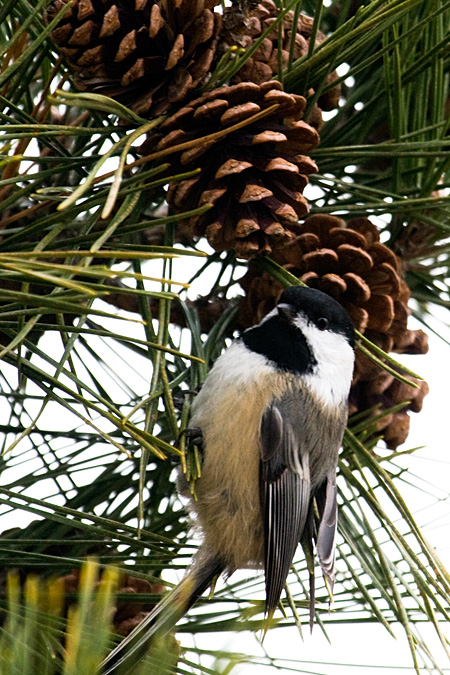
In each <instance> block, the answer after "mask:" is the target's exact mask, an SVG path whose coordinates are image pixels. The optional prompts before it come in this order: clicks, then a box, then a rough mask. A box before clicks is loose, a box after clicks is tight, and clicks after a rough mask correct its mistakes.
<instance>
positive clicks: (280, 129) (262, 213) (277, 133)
mask: <svg viewBox="0 0 450 675" xmlns="http://www.w3.org/2000/svg"><path fill="white" fill-rule="evenodd" d="M274 105H276V106H277V108H276V109H275V111H273V112H270V113H269V114H267V115H266V116H265V117H263V118H261V119H259V120H258V121H256V122H250V123H249V124H247V125H245V126H242V127H241V128H238V129H235V130H233V131H230V132H229V133H227V134H224V135H221V136H220V137H219V138H214V139H208V138H207V139H206V140H205V137H206V136H208V135H211V134H217V133H222V132H223V131H224V130H226V129H227V128H230V127H232V126H233V125H237V124H238V123H241V122H244V121H245V120H247V119H249V118H251V117H252V116H253V115H255V114H256V113H258V112H260V111H263V110H266V109H268V108H270V107H271V106H274ZM304 108H305V99H304V98H303V97H302V96H297V95H294V94H286V93H285V92H283V91H281V85H280V83H279V82H266V83H264V84H261V85H256V84H253V83H251V82H241V83H240V84H237V85H233V86H227V85H225V86H223V87H220V88H219V89H214V90H212V91H210V92H208V93H207V94H204V95H203V96H201V97H200V98H198V99H196V100H195V101H192V102H190V103H189V104H188V105H187V106H186V107H184V108H182V109H180V110H179V111H178V112H176V113H175V114H174V115H172V116H171V117H169V118H168V119H167V120H165V122H164V123H163V124H162V125H161V126H160V127H159V129H158V131H157V132H156V133H153V134H152V135H151V136H149V138H148V139H147V141H146V142H145V143H144V144H143V146H142V147H141V153H142V154H149V153H152V152H155V151H159V150H164V149H166V148H170V147H171V146H176V145H178V144H180V143H186V142H187V141H195V140H196V139H198V143H197V144H194V145H193V146H192V147H189V148H188V149H186V150H184V151H183V152H178V153H176V154H174V155H170V158H171V159H170V161H171V162H172V165H173V166H172V171H176V170H177V169H180V171H181V170H183V171H190V170H193V169H195V168H197V167H201V169H202V171H201V173H200V174H199V175H198V176H195V177H194V178H190V179H187V180H182V181H179V182H173V183H172V184H171V185H170V187H169V192H168V202H169V204H170V206H171V208H172V209H173V210H174V211H175V212H177V213H183V212H185V211H188V210H191V209H195V208H197V207H199V206H201V205H202V204H206V203H211V204H213V207H212V208H211V209H210V210H209V211H207V212H206V213H205V214H203V215H200V216H194V217H191V218H190V219H189V221H188V222H189V225H190V227H192V229H193V232H194V234H195V235H196V236H204V235H206V237H207V239H208V241H209V243H210V244H211V246H212V247H213V248H214V249H215V250H216V251H224V250H230V249H233V248H234V249H235V251H236V255H237V256H239V257H242V258H252V257H254V256H256V255H257V254H259V253H261V252H270V251H271V250H272V249H275V248H279V247H281V246H284V245H285V244H286V243H287V242H289V241H291V240H292V239H293V237H294V234H293V232H295V231H296V228H297V224H298V219H299V218H301V217H302V216H304V215H305V214H306V213H307V211H308V205H307V202H306V200H305V198H304V197H303V194H302V193H303V190H304V188H305V186H306V184H307V182H308V179H307V175H308V174H310V173H313V172H315V171H317V167H316V165H315V163H314V162H313V161H312V160H311V159H310V158H309V157H308V156H307V153H309V152H310V151H311V150H312V149H313V148H315V147H316V146H317V144H318V142H319V136H318V134H317V132H316V131H315V130H314V129H313V128H312V127H310V126H309V125H308V124H306V123H305V122H303V121H300V120H301V118H302V115H303V111H304ZM300 153H301V154H300ZM172 158H174V159H172Z"/></svg>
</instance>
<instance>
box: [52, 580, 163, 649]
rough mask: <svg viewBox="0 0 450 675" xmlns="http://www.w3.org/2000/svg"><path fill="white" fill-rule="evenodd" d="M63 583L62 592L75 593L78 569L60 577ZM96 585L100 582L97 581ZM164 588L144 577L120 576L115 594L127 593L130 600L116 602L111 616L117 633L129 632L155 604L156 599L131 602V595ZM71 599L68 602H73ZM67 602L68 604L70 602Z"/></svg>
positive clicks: (126, 633) (154, 591)
mask: <svg viewBox="0 0 450 675" xmlns="http://www.w3.org/2000/svg"><path fill="white" fill-rule="evenodd" d="M60 581H61V582H62V584H63V588H64V592H65V593H71V594H73V595H76V594H77V593H78V589H79V586H80V570H79V569H73V570H72V571H71V572H70V573H69V574H65V575H64V576H62V577H60ZM96 585H97V586H99V585H100V582H97V584H96ZM164 590H165V586H164V585H163V584H155V583H154V584H151V583H150V582H149V581H147V580H145V579H139V578H138V577H133V576H130V575H128V574H127V575H125V576H123V577H122V578H121V580H120V584H119V587H118V589H117V594H127V595H128V594H129V596H130V602H126V601H125V600H118V601H117V604H116V611H115V613H114V617H113V625H114V630H115V632H116V633H117V634H118V635H123V636H126V635H128V633H131V631H132V630H133V628H134V627H135V626H137V625H138V624H139V623H140V622H141V621H142V620H143V619H144V618H145V617H146V616H147V614H148V612H149V611H150V609H152V607H153V606H154V605H155V604H156V601H155V602H154V603H152V604H149V603H147V602H144V601H142V600H141V601H139V602H133V601H132V597H133V595H135V594H136V593H142V594H144V593H145V594H160V593H163V592H164ZM74 601H75V600H71V601H70V602H74ZM70 602H69V604H70Z"/></svg>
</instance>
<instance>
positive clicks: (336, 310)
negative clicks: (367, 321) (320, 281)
mask: <svg viewBox="0 0 450 675" xmlns="http://www.w3.org/2000/svg"><path fill="white" fill-rule="evenodd" d="M278 304H279V305H280V304H286V305H290V306H291V307H292V308H293V309H294V312H295V313H297V312H301V313H302V314H304V315H305V316H307V317H308V319H309V320H310V321H311V322H312V323H314V324H316V325H319V322H320V320H321V319H322V318H325V319H327V320H328V324H329V328H328V329H329V330H332V331H334V332H335V333H341V334H342V335H344V336H345V337H346V338H347V340H348V342H349V344H350V345H351V346H352V347H353V346H354V343H355V329H354V327H353V323H352V321H351V319H350V317H349V315H348V313H347V311H346V310H345V309H344V307H343V306H342V305H341V304H340V303H339V302H337V300H335V299H334V298H332V297H331V296H330V295H327V294H326V293H323V292H322V291H318V290H317V289H315V288H307V287H306V286H290V288H286V290H284V291H283V293H282V294H281V296H280V299H279V300H278Z"/></svg>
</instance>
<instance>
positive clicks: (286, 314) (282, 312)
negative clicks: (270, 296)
mask: <svg viewBox="0 0 450 675" xmlns="http://www.w3.org/2000/svg"><path fill="white" fill-rule="evenodd" d="M277 310H278V315H279V316H280V317H281V318H282V319H284V320H285V321H287V322H288V323H292V322H293V320H294V317H293V316H292V307H291V306H290V305H287V304H284V303H280V304H279V305H277Z"/></svg>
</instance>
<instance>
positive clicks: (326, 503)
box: [316, 470, 337, 593]
mask: <svg viewBox="0 0 450 675" xmlns="http://www.w3.org/2000/svg"><path fill="white" fill-rule="evenodd" d="M316 501H317V507H318V510H319V517H320V525H319V530H318V532H317V539H316V549H317V557H318V558H319V563H320V566H321V568H322V573H323V576H324V578H325V580H326V581H327V584H328V586H329V589H330V592H331V593H332V592H333V586H334V563H335V557H336V531H337V487H336V471H335V470H333V471H330V472H329V473H328V476H327V480H326V482H325V483H324V484H323V485H322V488H321V490H320V491H319V492H318V494H317V495H316Z"/></svg>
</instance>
